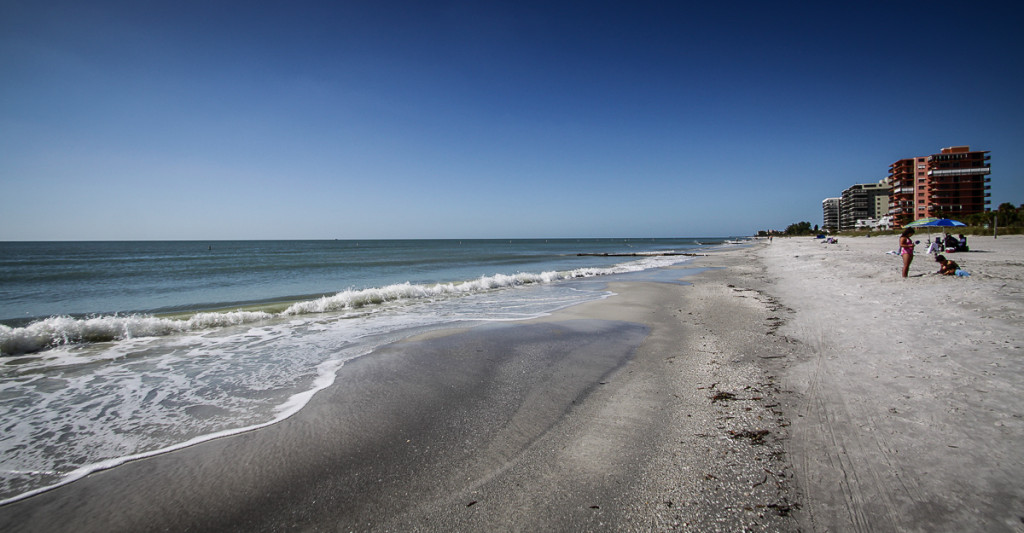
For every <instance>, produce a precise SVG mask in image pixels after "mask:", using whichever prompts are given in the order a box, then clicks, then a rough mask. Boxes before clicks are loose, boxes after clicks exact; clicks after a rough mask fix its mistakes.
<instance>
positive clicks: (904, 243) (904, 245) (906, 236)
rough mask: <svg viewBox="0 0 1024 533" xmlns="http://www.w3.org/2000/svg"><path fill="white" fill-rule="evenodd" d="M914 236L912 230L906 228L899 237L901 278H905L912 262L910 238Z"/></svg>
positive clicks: (912, 250) (912, 248) (911, 242)
mask: <svg viewBox="0 0 1024 533" xmlns="http://www.w3.org/2000/svg"><path fill="white" fill-rule="evenodd" d="M913 236H914V228H907V229H905V230H903V234H901V235H900V255H902V256H903V277H907V273H909V272H910V262H911V261H913V260H914V241H913V240H911V239H910V238H911V237H913Z"/></svg>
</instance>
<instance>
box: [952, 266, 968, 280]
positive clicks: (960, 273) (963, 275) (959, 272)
mask: <svg viewBox="0 0 1024 533" xmlns="http://www.w3.org/2000/svg"><path fill="white" fill-rule="evenodd" d="M954 274H956V275H957V276H960V277H961V278H966V277H967V276H970V275H971V273H970V272H968V271H966V270H964V269H962V268H961V269H958V270H957V271H956V272H954Z"/></svg>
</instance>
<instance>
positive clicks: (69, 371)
mask: <svg viewBox="0 0 1024 533" xmlns="http://www.w3.org/2000/svg"><path fill="white" fill-rule="evenodd" d="M718 246H728V244H725V240H724V239H710V238H709V239H536V240H407V241H403V240H368V241H356V240H335V241H210V242H200V241H180V242H179V241H174V242H171V241H155V242H0V352H2V353H0V428H2V431H0V504H2V503H6V502H10V501H14V500H17V499H21V498H23V497H26V496H28V495H31V494H35V493H38V492H41V491H43V490H47V489H48V488H52V487H54V486H58V485H61V484H65V483H69V482H71V481H74V480H75V479H79V478H81V477H82V476H85V475H87V474H89V473H90V472H94V471H97V470H100V469H104V468H109V467H111V466H114V465H117V464H120V463H123V462H125V461H129V460H133V459H137V458H141V457H146V456H150V455H155V454H158V453H164V452H167V451H170V450H174V449H178V448H182V447H185V446H190V445H193V444H196V443H198V442H202V441H205V440H209V439H212V438H217V437H220V436H224V435H229V434H233V433H238V432H241V431H248V430H251V429H254V428H258V427H263V426H266V425H269V424H273V423H275V422H277V421H280V420H282V419H284V418H286V417H288V416H290V415H292V414H294V413H296V412H298V411H299V410H300V409H301V408H302V407H303V406H304V405H305V404H306V403H307V402H308V401H309V399H310V398H311V397H312V396H313V394H315V393H316V392H317V391H319V390H321V389H323V388H325V387H327V386H329V385H330V384H331V383H333V381H334V376H335V373H336V372H337V371H338V369H340V368H341V367H342V366H343V365H344V364H345V362H346V361H350V360H352V359H353V358H356V357H360V356H363V355H366V354H368V353H370V352H372V351H373V350H374V349H375V348H377V347H379V346H382V345H384V344H388V343H391V342H395V341H398V340H401V339H404V338H408V337H410V336H412V335H415V334H418V333H422V332H426V331H429V330H432V329H439V328H447V327H469V326H472V325H475V324H482V323H486V322H492V321H509V320H523V319H528V318H533V317H538V316H543V315H545V314H547V313H551V312H553V311H556V310H558V309H561V308H565V307H568V306H571V305H575V304H578V303H582V302H586V301H591V300H595V299H601V298H606V297H608V296H609V295H610V293H609V292H608V289H607V282H608V281H611V280H614V279H617V278H623V277H626V278H627V279H628V278H630V277H632V278H637V276H639V278H638V279H644V277H645V276H646V277H648V278H650V279H654V278H652V276H654V277H656V275H657V273H658V272H659V271H660V270H659V269H663V268H664V267H666V266H670V265H674V264H679V263H683V262H686V261H688V260H689V257H687V256H682V255H661V254H665V253H673V252H678V253H692V252H702V251H706V250H708V249H710V248H714V247H718ZM578 254H588V255H578ZM602 254H609V255H607V256H606V255H602ZM618 254H637V255H635V256H627V257H622V256H618Z"/></svg>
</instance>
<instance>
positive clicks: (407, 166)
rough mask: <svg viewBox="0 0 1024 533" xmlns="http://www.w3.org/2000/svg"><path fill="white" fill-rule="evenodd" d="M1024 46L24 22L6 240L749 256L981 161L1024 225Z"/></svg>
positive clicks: (518, 28) (11, 126)
mask: <svg viewBox="0 0 1024 533" xmlns="http://www.w3.org/2000/svg"><path fill="white" fill-rule="evenodd" d="M826 4H827V5H826ZM925 5H927V6H928V7H922V6H925ZM1022 26H1024V17H1022V12H1021V9H1020V8H1017V7H1014V6H1013V3H1011V2H1000V3H998V4H989V3H986V2H980V3H971V4H966V3H963V2H958V3H931V4H922V3H919V2H908V3H901V2H885V3H877V4H876V3H873V2H868V3H851V4H850V5H832V4H831V3H828V2H815V3H808V4H806V5H800V4H797V3H778V4H776V3H763V2H707V3H701V5H690V3H688V2H507V3H497V2H480V1H471V2H392V1H387V0H383V1H381V0H376V1H370V2H345V1H342V2H302V1H299V2H295V1H291V2H282V3H271V2H217V1H213V0H209V1H204V2H144V1H131V2H102V1H90V2H81V1H77V0H76V1H74V2H51V1H47V0H28V1H21V0H18V1H10V0H0V72H3V74H2V76H0V192H2V196H3V215H2V221H0V240H62V239H68V240H83V239H96V240H105V239H111V240H120V239H295V238H341V239H345V238H360V239H365V238H475V237H508V238H514V237H617V236H637V237H643V236H651V237H661V236H725V235H747V234H751V233H753V232H755V231H757V230H758V229H765V228H775V229H784V228H785V227H786V226H787V225H788V224H790V223H792V222H797V221H801V220H807V221H810V222H811V223H812V224H820V223H821V200H822V199H823V198H825V197H828V196H836V195H838V194H839V193H840V192H841V191H842V190H843V189H844V188H846V187H848V186H850V185H852V184H854V183H863V182H871V181H878V180H879V179H881V178H883V177H884V176H885V174H886V173H887V169H888V165H889V164H890V163H892V162H894V161H896V160H897V159H901V158H904V157H912V156H918V155H928V154H931V153H936V152H938V150H939V149H940V148H942V147H946V146H953V145H961V144H969V145H971V146H972V147H973V148H976V149H984V150H990V151H991V152H992V154H991V155H992V161H991V162H992V169H993V171H992V193H993V194H992V202H993V203H992V206H993V208H994V207H996V206H998V205H999V204H1000V203H1002V202H1012V203H1014V204H1018V205H1019V204H1021V203H1024V153H1022V148H1024V98H1022V97H1021V94H1024V89H1022V87H1024V69H1022V65H1024V38H1022V37H1021V33H1020V31H1019V28H1020V27H1022Z"/></svg>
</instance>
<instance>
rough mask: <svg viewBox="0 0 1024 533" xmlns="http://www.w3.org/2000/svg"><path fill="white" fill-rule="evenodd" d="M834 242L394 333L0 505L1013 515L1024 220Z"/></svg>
mask: <svg viewBox="0 0 1024 533" xmlns="http://www.w3.org/2000/svg"><path fill="white" fill-rule="evenodd" d="M840 241H841V242H840V244H838V245H824V244H820V243H819V242H818V241H815V240H811V239H789V240H783V239H776V240H775V242H773V243H771V244H758V245H756V246H754V247H750V248H744V249H738V250H735V251H730V252H725V253H718V254H714V255H713V256H711V257H707V258H700V259H698V260H696V261H694V263H693V265H695V266H697V267H707V269H706V270H699V269H686V268H682V269H676V270H677V272H678V274H679V275H680V276H683V275H685V274H691V275H690V276H689V277H687V278H685V279H686V280H688V281H690V282H692V283H693V284H692V285H686V284H679V283H667V282H664V280H665V279H668V278H665V277H664V276H658V278H659V279H660V280H661V281H659V282H655V281H653V278H652V280H648V281H630V282H629V283H617V284H613V285H612V286H611V288H612V289H613V290H614V291H615V292H616V293H617V296H614V297H611V298H608V299H606V300H603V301H599V302H592V303H589V304H585V305H581V306H576V307H573V308H570V309H567V310H563V311H561V312H559V313H556V314H555V315H553V316H550V317H547V318H545V319H543V320H537V321H532V322H527V323H515V324H503V325H495V326H487V327H483V328H474V329H471V330H468V331H451V332H446V333H445V334H432V335H429V336H425V337H423V338H420V339H416V340H414V341H411V342H405V343H400V344H396V345H392V346H389V347H387V348H385V349H383V350H381V351H379V352H377V353H375V354H372V355H370V356H367V357H364V358H361V359H359V360H357V361H355V362H352V363H350V364H348V365H346V366H345V367H344V368H343V369H342V370H341V371H340V373H339V376H338V380H337V382H336V383H335V385H334V386H332V387H331V388H329V389H328V390H325V391H323V392H322V393H321V394H318V395H317V396H316V397H315V398H314V400H313V401H312V402H311V403H310V405H309V406H307V408H306V409H304V410H303V411H302V412H301V413H299V414H298V415H296V416H294V417H292V418H291V419H289V420H286V421H284V422H282V423H280V424H276V425H274V426H271V427H269V428H265V429H263V430H258V431H253V432H250V433H247V434H243V435H236V436H233V437H229V438H224V439H218V440H215V441H211V442H207V443H204V444H202V445H198V446H195V447H192V448H189V449H186V450H181V451H179V452H175V453H170V454H166V455H163V456H159V457H154V458H150V459H146V460H142V461H137V462H133V463H129V464H126V465H123V466H121V467H118V468H114V469H111V470H108V471H105V472H99V473H96V474H94V475H91V476H88V477H87V478H85V479H83V480H80V481H78V482H76V483H72V484H70V485H67V486H64V487H61V488H59V489H56V490H53V491H50V492H47V493H44V494H41V495H38V496H35V497H33V498H29V499H26V500H23V501H20V502H16V503H14V504H11V505H7V506H4V507H0V530H3V531H164V530H170V531H182V530H189V531H210V530H217V531H741V530H747V531H796V530H813V531H849V530H863V531H868V530H871V531H888V530H905V531H935V530H946V531H967V530H975V531H981V530H985V531H993V530H995V531H998V530H1003V531H1014V530H1018V529H1019V528H1020V527H1021V525H1022V522H1021V519H1020V517H1021V516H1024V506H1022V502H1024V496H1022V488H1021V487H1022V486H1024V483H1021V482H1020V480H1021V479H1022V477H1021V474H1022V466H1024V460H1022V456H1024V453H1022V452H1021V451H1020V450H1022V449H1024V447H1022V445H1021V444H1020V443H1021V442H1022V437H1024V420H1022V418H1021V416H1022V414H1024V409H1022V403H1024V400H1022V395H1021V394H1020V392H1021V384H1022V377H1024V375H1022V365H1021V357H1020V356H1021V346H1022V339H1021V327H1020V326H1021V323H1022V321H1021V316H1022V315H1021V311H1022V300H1021V286H1022V283H1021V274H1022V272H1024V271H1022V270H1021V266H1024V262H1022V259H1024V254H1022V251H1024V239H1021V238H1018V237H1002V238H1000V239H998V240H992V239H988V240H983V239H981V238H976V239H974V240H973V241H972V248H975V249H977V250H979V251H977V252H971V253H969V254H961V255H960V256H958V257H956V259H957V261H958V262H960V264H961V265H962V266H963V267H964V268H966V269H967V270H969V271H971V272H972V274H973V275H972V276H971V277H969V278H955V279H954V278H939V277H937V276H924V275H922V276H915V277H911V278H910V279H907V280H903V279H900V278H899V268H900V259H899V258H898V257H894V256H888V255H885V254H884V252H885V251H886V250H888V249H890V248H894V247H895V245H894V243H895V238H886V239H880V238H871V239H868V238H863V239H841V240H840ZM924 259H926V258H925V257H919V258H918V259H917V260H916V261H917V262H916V263H915V264H914V265H912V267H911V273H912V275H917V274H921V273H923V272H927V271H931V270H932V268H933V264H932V263H928V262H927V261H925V260H924ZM720 267H724V268H720Z"/></svg>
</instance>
